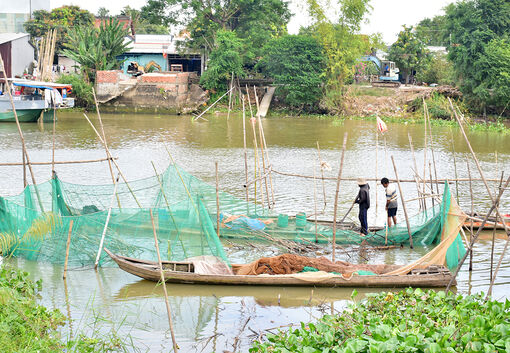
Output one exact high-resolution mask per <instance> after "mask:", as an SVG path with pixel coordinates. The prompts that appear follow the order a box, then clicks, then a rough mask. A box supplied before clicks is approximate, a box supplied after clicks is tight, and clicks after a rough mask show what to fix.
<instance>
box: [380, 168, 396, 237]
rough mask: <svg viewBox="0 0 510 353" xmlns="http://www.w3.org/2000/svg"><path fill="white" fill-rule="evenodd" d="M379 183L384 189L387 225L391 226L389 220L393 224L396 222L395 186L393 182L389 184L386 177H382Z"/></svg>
mask: <svg viewBox="0 0 510 353" xmlns="http://www.w3.org/2000/svg"><path fill="white" fill-rule="evenodd" d="M381 184H382V186H384V188H385V189H386V211H387V213H388V227H391V220H392V219H393V224H397V207H398V201H397V188H396V187H395V184H390V181H389V180H388V178H382V179H381Z"/></svg>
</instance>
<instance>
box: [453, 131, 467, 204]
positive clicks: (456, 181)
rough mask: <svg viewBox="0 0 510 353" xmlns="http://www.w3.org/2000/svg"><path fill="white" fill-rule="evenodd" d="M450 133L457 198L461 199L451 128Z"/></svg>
mask: <svg viewBox="0 0 510 353" xmlns="http://www.w3.org/2000/svg"><path fill="white" fill-rule="evenodd" d="M450 134H451V135H452V139H451V141H452V156H453V170H454V171H455V196H456V197H457V200H458V199H459V182H458V178H459V176H458V174H457V159H456V158H455V144H454V142H453V131H452V129H451V128H450ZM469 181H470V182H471V177H469Z"/></svg>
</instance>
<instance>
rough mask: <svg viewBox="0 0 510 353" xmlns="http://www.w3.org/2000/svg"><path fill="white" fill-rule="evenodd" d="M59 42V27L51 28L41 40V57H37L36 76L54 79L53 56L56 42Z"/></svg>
mask: <svg viewBox="0 0 510 353" xmlns="http://www.w3.org/2000/svg"><path fill="white" fill-rule="evenodd" d="M56 42H57V29H56V28H55V29H50V30H49V31H48V33H47V34H46V36H44V37H42V38H41V41H40V42H39V48H38V49H39V57H38V59H37V72H38V75H37V76H36V77H35V79H37V80H41V81H52V80H53V71H52V68H53V57H54V56H55V44H56Z"/></svg>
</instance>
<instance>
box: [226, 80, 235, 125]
mask: <svg viewBox="0 0 510 353" xmlns="http://www.w3.org/2000/svg"><path fill="white" fill-rule="evenodd" d="M233 85H234V73H233V72H232V77H231V79H230V89H229V91H230V94H229V95H228V111H227V120H228V119H230V109H232V92H233V89H234V87H233Z"/></svg>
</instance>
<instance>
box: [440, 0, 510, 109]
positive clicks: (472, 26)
mask: <svg viewBox="0 0 510 353" xmlns="http://www.w3.org/2000/svg"><path fill="white" fill-rule="evenodd" d="M446 19H447V29H448V31H449V32H450V33H451V41H452V44H451V46H450V47H449V59H450V60H451V61H452V62H453V63H454V68H455V73H456V77H457V80H458V83H459V87H460V89H461V90H462V92H463V93H464V96H465V97H466V99H467V100H468V102H469V103H470V105H471V106H472V107H473V108H476V109H478V110H484V111H485V110H489V112H494V113H498V114H499V113H500V112H501V111H502V110H503V108H504V106H505V105H506V103H507V102H508V91H507V90H506V88H508V78H507V77H508V72H509V69H508V68H509V66H508V65H509V61H510V56H509V54H510V52H509V51H508V40H509V39H508V38H509V36H510V3H509V2H508V1H507V0H476V1H474V0H466V1H462V2H457V3H453V4H450V5H448V6H447V7H446ZM501 84H504V85H506V87H503V89H501V87H500V85H501ZM487 108H489V109H487Z"/></svg>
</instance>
